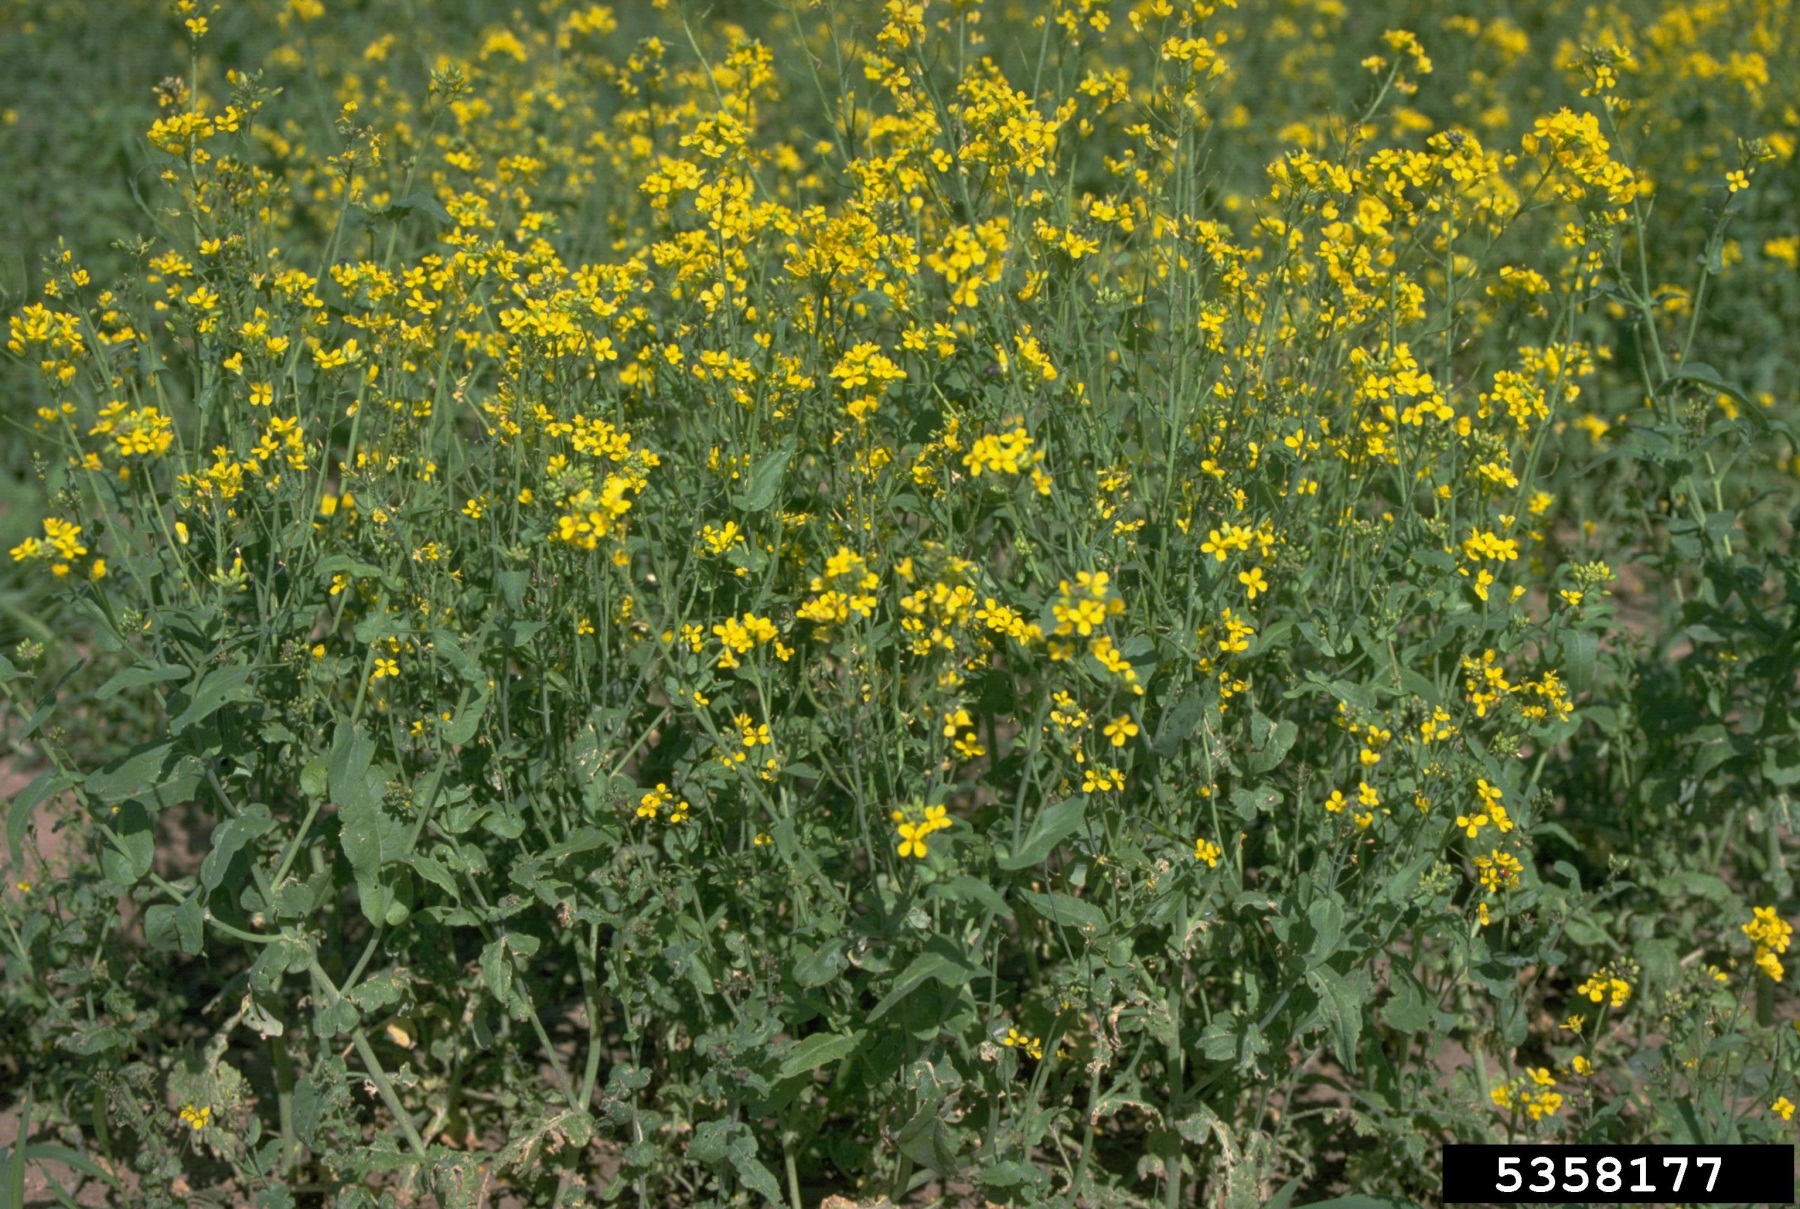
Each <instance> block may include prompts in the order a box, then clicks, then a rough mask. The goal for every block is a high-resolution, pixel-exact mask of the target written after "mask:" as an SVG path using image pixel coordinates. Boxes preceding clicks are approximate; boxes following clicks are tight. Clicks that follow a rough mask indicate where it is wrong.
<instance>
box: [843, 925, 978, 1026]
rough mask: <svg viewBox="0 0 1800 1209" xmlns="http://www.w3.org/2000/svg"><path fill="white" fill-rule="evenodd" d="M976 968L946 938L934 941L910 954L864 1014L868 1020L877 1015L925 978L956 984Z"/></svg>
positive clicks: (873, 1018)
mask: <svg viewBox="0 0 1800 1209" xmlns="http://www.w3.org/2000/svg"><path fill="white" fill-rule="evenodd" d="M979 972H980V971H979V970H978V969H977V968H976V967H975V965H974V964H973V963H971V962H970V961H968V960H967V959H965V958H963V957H960V956H958V955H957V954H956V953H955V952H954V951H953V950H952V948H951V946H950V943H949V942H948V941H944V940H941V939H940V940H937V941H934V942H933V943H932V946H931V947H930V948H928V949H926V950H925V952H923V953H921V954H919V955H918V956H917V957H915V958H913V959H912V962H911V963H910V964H908V965H907V967H906V969H905V970H903V971H901V974H900V976H899V977H898V978H896V979H894V985H893V987H892V988H891V989H890V990H889V991H888V993H887V994H886V995H884V996H882V998H881V1002H879V1003H877V1004H876V1005H875V1006H874V1007H873V1008H871V1009H870V1011H869V1017H868V1018H869V1020H870V1021H871V1022H873V1021H876V1020H879V1019H881V1018H882V1017H883V1016H885V1015H887V1014H888V1012H889V1011H891V1010H892V1009H893V1008H894V1006H895V1005H896V1004H898V1003H899V1002H900V1001H901V1000H902V999H905V998H906V997H907V996H908V995H910V994H912V992H913V991H914V990H916V989H917V988H918V987H919V986H920V985H921V984H923V983H925V982H926V981H928V980H930V981H935V982H941V983H943V984H944V985H945V986H947V987H959V986H962V985H963V984H965V983H966V982H968V981H969V979H971V978H973V977H975V975H976V974H977V973H979Z"/></svg>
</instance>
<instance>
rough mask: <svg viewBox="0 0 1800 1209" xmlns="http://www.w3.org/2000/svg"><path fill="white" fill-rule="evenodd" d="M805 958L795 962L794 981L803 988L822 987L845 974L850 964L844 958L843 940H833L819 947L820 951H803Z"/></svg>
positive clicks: (802, 957)
mask: <svg viewBox="0 0 1800 1209" xmlns="http://www.w3.org/2000/svg"><path fill="white" fill-rule="evenodd" d="M802 952H803V953H804V956H801V957H799V958H797V959H796V960H795V962H794V971H793V973H794V981H795V982H797V983H799V984H800V985H801V986H803V987H822V986H824V985H825V984H826V983H828V982H830V981H831V980H832V979H834V978H836V977H837V976H838V975H839V974H842V973H843V972H844V969H845V967H847V966H848V965H849V964H850V962H849V960H848V959H847V958H845V956H844V942H843V940H842V939H832V940H828V941H826V942H825V943H824V944H822V945H820V946H819V949H818V951H817V952H816V953H815V952H808V951H806V950H802Z"/></svg>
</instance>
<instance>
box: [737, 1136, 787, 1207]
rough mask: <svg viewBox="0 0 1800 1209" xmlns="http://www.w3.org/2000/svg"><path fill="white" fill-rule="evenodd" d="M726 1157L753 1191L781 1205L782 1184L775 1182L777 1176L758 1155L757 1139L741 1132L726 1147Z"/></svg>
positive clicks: (739, 1176) (766, 1199)
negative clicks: (765, 1165) (764, 1164)
mask: <svg viewBox="0 0 1800 1209" xmlns="http://www.w3.org/2000/svg"><path fill="white" fill-rule="evenodd" d="M725 1154H726V1157H727V1158H729V1159H730V1160H731V1166H732V1169H733V1170H735V1171H736V1172H737V1176H738V1179H740V1180H742V1181H743V1182H744V1186H745V1187H747V1188H749V1189H750V1190H751V1191H752V1192H755V1193H757V1194H758V1195H760V1196H761V1197H762V1198H763V1199H764V1200H765V1201H768V1202H769V1203H770V1204H774V1205H780V1204H781V1203H782V1198H781V1185H779V1184H777V1183H776V1182H775V1176H774V1174H773V1173H772V1172H770V1170H769V1169H768V1168H767V1167H764V1166H763V1164H762V1160H761V1159H759V1158H757V1157H756V1139H755V1138H753V1137H751V1136H750V1135H749V1134H739V1135H738V1136H737V1137H735V1138H733V1139H732V1140H731V1145H730V1146H728V1147H726V1150H725Z"/></svg>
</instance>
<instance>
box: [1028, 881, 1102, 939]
mask: <svg viewBox="0 0 1800 1209" xmlns="http://www.w3.org/2000/svg"><path fill="white" fill-rule="evenodd" d="M1019 897H1020V898H1023V899H1024V900H1025V901H1026V902H1027V903H1029V904H1031V909H1032V910H1033V911H1036V912H1037V913H1038V914H1039V915H1042V916H1043V917H1044V918H1045V919H1047V920H1049V921H1050V922H1051V923H1053V924H1064V925H1066V926H1068V927H1071V928H1080V929H1081V930H1082V931H1083V932H1085V933H1087V934H1088V935H1089V936H1096V935H1098V934H1100V933H1102V932H1104V931H1106V915H1105V913H1104V912H1102V911H1101V910H1100V908H1099V907H1096V906H1095V905H1094V904H1093V903H1090V902H1085V901H1083V900H1082V899H1079V898H1076V897H1075V896H1074V895H1072V894H1057V893H1050V894H1039V893H1038V892H1037V891H1035V890H1021V891H1019Z"/></svg>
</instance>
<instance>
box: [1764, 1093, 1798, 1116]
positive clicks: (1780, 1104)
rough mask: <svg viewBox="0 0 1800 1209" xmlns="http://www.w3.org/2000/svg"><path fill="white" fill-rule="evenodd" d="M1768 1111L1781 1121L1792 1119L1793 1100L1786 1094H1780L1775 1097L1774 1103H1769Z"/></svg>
mask: <svg viewBox="0 0 1800 1209" xmlns="http://www.w3.org/2000/svg"><path fill="white" fill-rule="evenodd" d="M1769 1111H1770V1112H1772V1113H1774V1114H1775V1115H1776V1116H1778V1117H1780V1118H1781V1119H1782V1120H1783V1121H1792V1120H1793V1119H1794V1102H1793V1101H1792V1100H1790V1099H1788V1098H1787V1097H1786V1096H1781V1097H1779V1098H1777V1099H1776V1101H1775V1103H1773V1104H1771V1105H1769Z"/></svg>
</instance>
